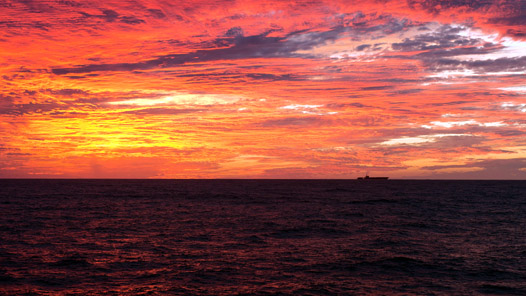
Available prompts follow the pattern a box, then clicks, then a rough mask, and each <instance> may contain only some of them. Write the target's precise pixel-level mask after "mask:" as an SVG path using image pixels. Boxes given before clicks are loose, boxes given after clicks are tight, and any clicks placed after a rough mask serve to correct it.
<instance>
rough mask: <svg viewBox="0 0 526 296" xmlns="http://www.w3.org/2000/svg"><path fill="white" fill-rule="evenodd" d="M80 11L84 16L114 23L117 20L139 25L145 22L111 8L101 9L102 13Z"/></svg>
mask: <svg viewBox="0 0 526 296" xmlns="http://www.w3.org/2000/svg"><path fill="white" fill-rule="evenodd" d="M79 13H80V14H81V15H82V16H83V17H84V18H95V19H102V20H104V21H105V22H108V23H112V22H115V21H117V20H118V21H120V22H122V23H126V24H130V25H138V24H142V23H145V21H144V20H142V19H139V18H137V17H135V16H121V15H120V14H119V13H118V12H116V11H115V10H111V9H105V10H103V11H101V14H89V13H87V12H83V11H79Z"/></svg>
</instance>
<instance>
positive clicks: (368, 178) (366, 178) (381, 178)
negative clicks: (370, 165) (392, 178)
mask: <svg viewBox="0 0 526 296" xmlns="http://www.w3.org/2000/svg"><path fill="white" fill-rule="evenodd" d="M356 179H358V180H387V179H389V177H369V173H367V174H365V177H358V178H356Z"/></svg>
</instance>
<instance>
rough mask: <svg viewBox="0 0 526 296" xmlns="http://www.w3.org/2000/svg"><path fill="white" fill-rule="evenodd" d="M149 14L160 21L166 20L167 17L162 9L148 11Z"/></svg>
mask: <svg viewBox="0 0 526 296" xmlns="http://www.w3.org/2000/svg"><path fill="white" fill-rule="evenodd" d="M148 12H150V14H151V15H152V16H153V17H155V18H158V19H161V18H165V17H166V15H165V14H164V13H163V11H162V10H160V9H148Z"/></svg>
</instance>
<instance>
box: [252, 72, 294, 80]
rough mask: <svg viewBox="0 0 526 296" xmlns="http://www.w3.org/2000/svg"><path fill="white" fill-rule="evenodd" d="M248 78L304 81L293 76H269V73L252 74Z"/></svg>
mask: <svg viewBox="0 0 526 296" xmlns="http://www.w3.org/2000/svg"><path fill="white" fill-rule="evenodd" d="M245 76H246V77H248V78H252V79H255V80H268V81H298V80H303V79H301V78H300V77H298V76H297V75H293V74H281V75H276V74H268V73H250V74H246V75H245Z"/></svg>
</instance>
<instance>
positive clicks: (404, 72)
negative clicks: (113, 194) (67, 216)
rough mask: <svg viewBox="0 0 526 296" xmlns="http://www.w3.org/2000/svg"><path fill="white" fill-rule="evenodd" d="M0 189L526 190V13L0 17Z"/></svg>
mask: <svg viewBox="0 0 526 296" xmlns="http://www.w3.org/2000/svg"><path fill="white" fill-rule="evenodd" d="M0 81H1V82H0V178H336V179H346V178H356V177H358V176H364V175H365V174H366V173H367V172H368V173H369V175H371V176H389V177H391V178H411V179H414V178H416V179H420V178H424V179H526V1H525V0H499V1H492V0H454V1H437V0H404V1H389V0H377V1H276V0H271V1H225V0H221V1H214V0H206V1H168V0H122V1H106V0H105V1H102V0H99V1H97V0H86V1H80V0H78V1H73V0H4V1H2V2H0Z"/></svg>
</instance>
